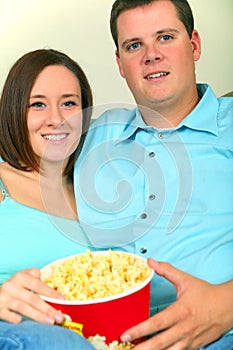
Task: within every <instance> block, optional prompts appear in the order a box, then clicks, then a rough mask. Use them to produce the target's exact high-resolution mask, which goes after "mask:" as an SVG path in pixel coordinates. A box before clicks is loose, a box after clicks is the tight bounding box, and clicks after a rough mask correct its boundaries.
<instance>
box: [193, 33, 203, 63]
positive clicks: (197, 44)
mask: <svg viewBox="0 0 233 350" xmlns="http://www.w3.org/2000/svg"><path fill="white" fill-rule="evenodd" d="M191 44H192V50H193V58H194V61H198V60H199V58H200V57H201V38H200V35H199V33H198V31H197V30H195V29H194V30H193V32H192V37H191Z"/></svg>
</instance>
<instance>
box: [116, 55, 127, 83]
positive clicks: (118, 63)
mask: <svg viewBox="0 0 233 350" xmlns="http://www.w3.org/2000/svg"><path fill="white" fill-rule="evenodd" d="M115 56H116V62H117V65H118V68H119V72H120V75H121V76H122V77H123V78H125V75H124V71H123V68H122V65H121V59H120V55H119V51H118V50H116V51H115Z"/></svg>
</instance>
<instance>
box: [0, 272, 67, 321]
mask: <svg viewBox="0 0 233 350" xmlns="http://www.w3.org/2000/svg"><path fill="white" fill-rule="evenodd" d="M39 295H46V296H49V297H52V298H60V299H61V298H62V296H61V295H60V294H59V293H57V292H56V291H55V290H53V289H52V288H50V287H49V286H47V285H46V284H45V283H43V282H42V281H41V280H40V270H38V269H28V270H23V271H20V272H18V273H16V274H15V275H14V276H12V277H11V278H10V279H9V280H8V281H7V282H5V283H4V284H3V285H2V286H0V319H1V320H4V321H8V322H11V323H18V322H20V321H21V320H22V315H23V316H26V317H28V318H31V319H33V320H35V321H38V322H44V323H48V324H54V323H61V322H62V321H63V319H64V316H63V315H62V314H61V313H60V312H59V311H57V310H55V309H54V308H53V307H51V306H50V305H49V304H47V303H46V302H45V301H43V300H42V299H41V298H40V296H39Z"/></svg>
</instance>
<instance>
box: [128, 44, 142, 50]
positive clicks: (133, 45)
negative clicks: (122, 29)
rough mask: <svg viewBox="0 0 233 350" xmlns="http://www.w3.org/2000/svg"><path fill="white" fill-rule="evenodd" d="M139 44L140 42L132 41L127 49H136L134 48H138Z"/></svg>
mask: <svg viewBox="0 0 233 350" xmlns="http://www.w3.org/2000/svg"><path fill="white" fill-rule="evenodd" d="M140 46H141V44H140V43H133V44H131V45H129V46H128V50H129V51H130V50H136V49H138V48H139V47H140Z"/></svg>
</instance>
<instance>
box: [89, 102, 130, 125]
mask: <svg viewBox="0 0 233 350" xmlns="http://www.w3.org/2000/svg"><path fill="white" fill-rule="evenodd" d="M135 114H136V108H133V109H129V108H119V107H117V108H111V109H108V110H106V111H104V112H103V113H102V114H100V116H98V117H97V118H95V119H92V123H91V128H90V129H93V128H96V127H101V126H104V127H111V126H114V125H116V124H121V125H122V127H124V126H125V125H126V124H130V123H131V121H132V119H133V118H134V117H135Z"/></svg>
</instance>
